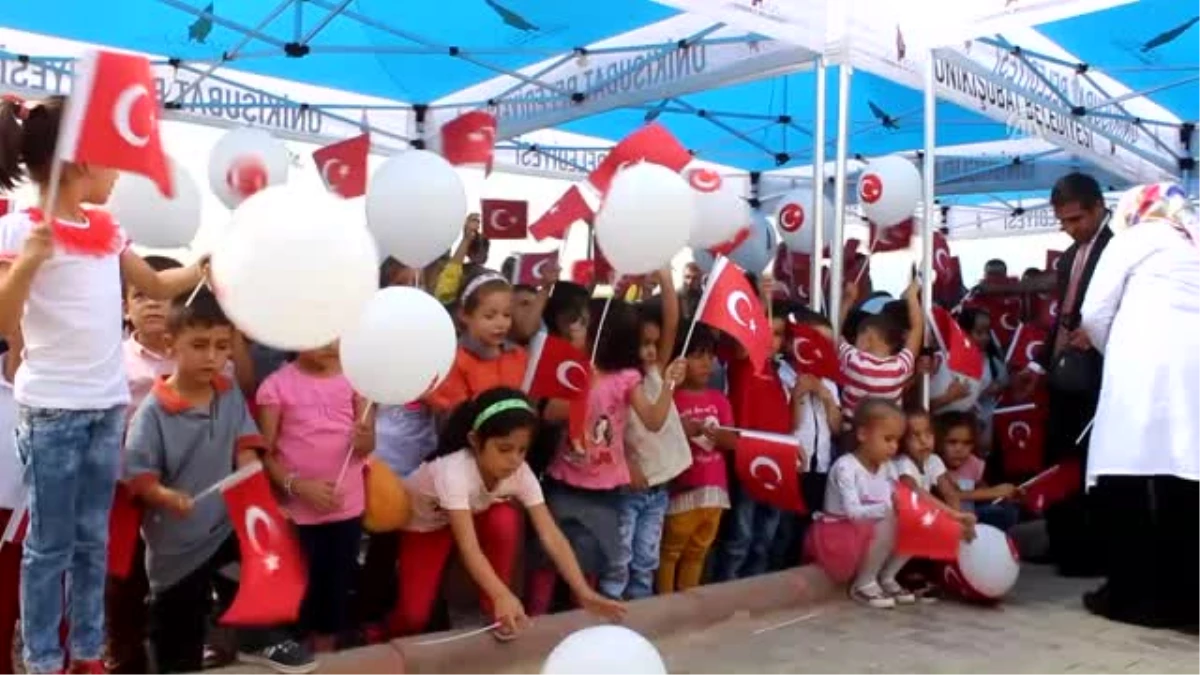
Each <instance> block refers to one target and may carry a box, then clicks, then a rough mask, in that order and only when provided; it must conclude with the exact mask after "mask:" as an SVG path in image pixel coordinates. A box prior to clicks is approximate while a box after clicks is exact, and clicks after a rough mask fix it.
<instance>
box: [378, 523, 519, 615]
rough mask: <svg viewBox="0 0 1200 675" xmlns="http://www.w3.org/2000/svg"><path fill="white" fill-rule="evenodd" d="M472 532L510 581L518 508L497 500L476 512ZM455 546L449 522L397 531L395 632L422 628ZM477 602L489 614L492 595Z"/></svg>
mask: <svg viewBox="0 0 1200 675" xmlns="http://www.w3.org/2000/svg"><path fill="white" fill-rule="evenodd" d="M475 536H477V537H478V538H479V546H480V548H482V549H483V555H484V556H486V557H487V559H488V562H490V563H491V564H492V568H493V569H494V570H496V574H497V575H498V576H499V577H500V579H501V580H503V581H504V583H506V584H511V583H512V578H513V567H514V566H515V564H516V558H517V546H518V544H519V542H520V541H521V514H520V512H519V511H517V509H516V508H515V507H513V506H512V505H509V504H497V505H495V506H492V507H491V508H489V509H488V510H486V511H483V512H482V513H477V514H475ZM452 548H454V535H453V534H452V533H451V532H450V528H449V527H443V528H442V529H440V530H434V531H433V532H401V533H400V544H399V551H398V553H397V555H396V558H397V561H396V565H397V574H398V578H399V580H400V583H399V584H398V585H399V593H398V594H397V598H396V606H395V608H394V609H393V610H392V615H391V617H390V619H389V628H390V630H391V632H392V634H393V635H397V636H400V635H412V634H414V633H419V632H421V631H423V630H425V628H426V626H428V625H429V618H430V616H431V615H432V614H433V606H434V603H435V602H436V601H437V597H438V591H439V590H440V588H441V582H442V573H443V572H445V570H446V562H447V561H448V559H449V558H450V550H451V549H452ZM479 601H480V604H481V605H482V606H483V609H484V611H486V612H487V613H488V614H491V611H492V603H491V599H490V598H488V597H487V596H486V595H485V594H482V593H481V594H480V600H479Z"/></svg>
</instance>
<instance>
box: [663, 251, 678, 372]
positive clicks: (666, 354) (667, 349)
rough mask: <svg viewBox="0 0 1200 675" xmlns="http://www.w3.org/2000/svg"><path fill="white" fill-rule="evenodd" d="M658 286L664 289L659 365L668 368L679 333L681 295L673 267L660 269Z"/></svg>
mask: <svg viewBox="0 0 1200 675" xmlns="http://www.w3.org/2000/svg"><path fill="white" fill-rule="evenodd" d="M658 287H659V288H661V289H662V294H661V295H662V332H661V333H660V334H659V336H658V367H659V368H663V369H666V367H667V366H668V365H670V363H671V352H672V351H673V350H674V349H675V337H676V335H678V333H679V296H678V294H677V293H676V292H675V280H674V279H673V278H672V276H671V268H669V267H667V268H663V269H662V270H660V271H659V273H658Z"/></svg>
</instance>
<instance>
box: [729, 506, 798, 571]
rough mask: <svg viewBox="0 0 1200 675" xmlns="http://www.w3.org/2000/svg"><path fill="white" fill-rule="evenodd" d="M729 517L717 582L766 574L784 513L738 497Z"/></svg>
mask: <svg viewBox="0 0 1200 675" xmlns="http://www.w3.org/2000/svg"><path fill="white" fill-rule="evenodd" d="M729 515H730V518H729V529H728V530H726V533H725V541H724V542H723V544H722V546H721V555H720V558H719V560H718V564H717V580H718V581H733V580H734V579H745V578H748V577H753V576H758V575H760V574H763V573H765V572H766V571H767V568H768V566H769V565H770V563H771V545H772V543H773V542H774V540H775V532H776V530H778V529H779V522H780V520H782V518H783V512H782V511H780V510H779V509H777V508H775V507H773V506H767V505H766V504H760V503H759V502H756V501H754V500H753V499H750V498H749V497H747V496H746V495H745V494H739V495H737V497H736V498H735V500H734V504H733V511H732V513H730V514H729Z"/></svg>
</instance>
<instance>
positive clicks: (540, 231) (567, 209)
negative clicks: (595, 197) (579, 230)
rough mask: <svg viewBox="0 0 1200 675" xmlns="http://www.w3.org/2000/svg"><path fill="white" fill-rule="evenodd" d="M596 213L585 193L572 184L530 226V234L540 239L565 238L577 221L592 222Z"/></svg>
mask: <svg viewBox="0 0 1200 675" xmlns="http://www.w3.org/2000/svg"><path fill="white" fill-rule="evenodd" d="M595 215H596V214H595V212H593V211H592V207H590V206H588V203H587V201H585V200H584V198H583V193H581V192H580V191H579V188H578V187H576V186H574V185H572V186H571V187H569V188H567V191H566V192H564V193H563V196H561V197H559V198H558V201H556V202H554V205H553V206H551V207H550V208H549V210H547V211H546V212H545V213H543V214H542V215H541V217H540V218H538V219H537V220H535V221H534V222H533V224H532V225H530V226H529V234H531V235H533V238H534V239H536V240H538V241H541V240H543V239H563V238H565V237H566V236H567V230H569V229H571V225H573V224H575V221H578V220H582V221H584V222H586V223H590V222H592V218H594V217H595Z"/></svg>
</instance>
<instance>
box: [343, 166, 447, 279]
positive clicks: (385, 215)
mask: <svg viewBox="0 0 1200 675" xmlns="http://www.w3.org/2000/svg"><path fill="white" fill-rule="evenodd" d="M366 207H367V226H368V227H369V228H370V229H371V234H373V235H375V240H376V241H377V242H379V248H380V249H382V253H383V254H385V255H390V256H392V257H394V258H396V259H397V260H399V261H400V262H402V263H404V264H405V265H408V266H409V267H417V268H421V267H425V266H427V265H429V264H430V263H432V262H433V261H434V260H437V258H438V256H440V255H442V254H443V253H446V252H447V251H449V250H450V246H451V245H452V244H453V243H454V241H455V240H456V239H458V237H459V235H460V234H462V228H463V221H465V220H466V218H467V191H466V188H465V187H464V186H463V180H462V177H461V176H460V175H459V173H458V172H457V171H455V170H454V167H453V166H451V165H450V163H449V162H447V161H446V160H445V159H444V158H442V156H441V155H438V154H435V153H432V152H429V151H427V150H408V151H405V152H401V153H398V154H395V155H392V156H391V157H389V158H387V160H386V161H384V163H383V164H382V165H381V166H380V167H379V168H378V169H376V170H375V173H374V174H373V175H372V176H371V180H370V182H368V183H367V200H366Z"/></svg>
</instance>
